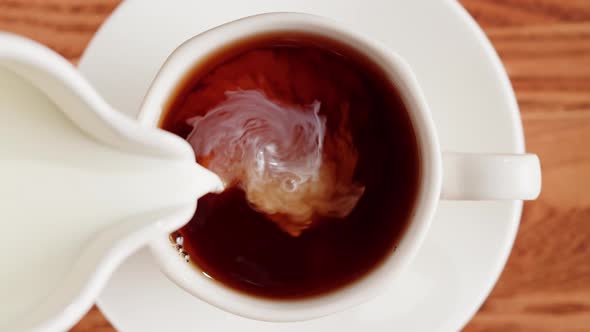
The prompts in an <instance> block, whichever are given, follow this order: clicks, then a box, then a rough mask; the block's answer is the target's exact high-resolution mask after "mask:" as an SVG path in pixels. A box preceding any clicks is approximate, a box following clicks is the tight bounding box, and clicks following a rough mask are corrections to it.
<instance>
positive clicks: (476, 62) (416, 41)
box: [80, 0, 524, 332]
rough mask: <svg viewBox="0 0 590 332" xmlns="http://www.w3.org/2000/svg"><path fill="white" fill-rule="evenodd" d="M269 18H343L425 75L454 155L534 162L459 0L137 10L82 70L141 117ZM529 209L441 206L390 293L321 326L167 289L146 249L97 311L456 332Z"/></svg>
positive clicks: (142, 4) (134, 318) (174, 327)
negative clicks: (207, 41) (181, 49)
mask: <svg viewBox="0 0 590 332" xmlns="http://www.w3.org/2000/svg"><path fill="white" fill-rule="evenodd" d="M266 11H305V12H310V13H315V14H319V15H323V16H328V17H332V18H334V19H336V20H339V21H341V22H344V23H346V24H349V25H350V26H351V27H354V28H356V29H358V30H359V31H362V32H364V33H366V34H369V35H371V36H372V37H374V38H377V39H380V40H382V41H383V42H385V43H387V44H389V45H390V46H391V48H392V49H393V50H395V51H397V52H398V53H399V54H400V55H402V56H403V57H404V58H405V59H406V60H407V61H408V62H409V63H410V65H411V66H412V67H413V68H414V71H415V73H416V75H417V77H418V80H419V81H420V83H421V85H422V87H423V89H424V92H425V94H426V97H427V99H428V102H429V104H430V106H431V108H432V110H433V112H434V119H435V122H436V125H437V128H438V131H439V135H440V139H441V142H442V146H443V148H444V149H446V150H454V151H467V152H523V151H524V143H523V134H522V127H521V122H520V117H519V113H518V107H517V104H516V101H515V98H514V94H513V91H512V89H511V87H510V84H509V81H508V79H507V76H506V73H505V71H504V69H503V67H502V66H501V64H500V61H499V60H498V57H497V55H496V54H495V52H494V50H493V48H492V47H491V45H490V43H489V42H488V40H487V39H486V38H485V36H484V34H483V33H482V32H481V30H480V29H479V28H478V26H477V25H476V24H475V23H474V21H473V20H472V19H471V17H469V16H468V15H467V13H466V12H465V11H464V10H463V8H461V7H460V5H458V4H457V3H456V2H455V1H450V0H449V1H442V0H431V1H428V0H415V1H407V0H399V1H393V0H349V1H341V0H248V1H240V0H233V1H232V0H214V1H191V0H186V1H180V0H179V1H147V0H135V1H127V2H125V3H124V4H123V5H121V6H120V7H119V8H118V9H117V10H116V11H115V13H114V14H113V15H112V17H111V18H109V20H108V21H107V22H106V23H105V24H104V26H103V27H102V28H101V30H100V31H99V32H98V33H97V35H96V37H95V38H94V40H93V41H92V43H91V44H90V46H89V47H88V49H87V51H86V53H85V54H84V56H83V58H82V60H81V62H80V69H81V71H82V73H83V74H84V75H85V76H86V77H87V78H88V79H89V80H90V82H91V83H93V84H94V85H95V86H96V87H97V88H98V90H99V92H100V93H102V95H103V96H105V97H106V99H107V100H108V101H109V102H110V103H111V104H113V105H114V106H115V107H117V108H119V109H121V110H122V111H124V112H126V113H127V114H130V115H132V116H133V115H135V112H136V110H137V109H138V107H139V104H140V101H141V99H142V97H143V95H144V93H145V91H146V90H147V87H148V85H149V84H150V81H151V80H152V78H153V77H154V75H155V74H156V71H157V69H158V68H159V67H160V65H161V64H162V63H163V61H164V59H165V58H166V56H167V55H168V54H169V53H170V52H171V51H172V50H173V49H174V48H175V46H177V45H178V44H180V43H181V42H182V41H184V40H185V39H187V38H188V37H190V36H193V35H194V34H197V33H199V32H201V31H203V30H205V29H207V28H210V27H213V26H216V25H218V24H220V23H223V22H227V21H230V20H233V19H236V18H239V17H243V16H247V15H251V14H255V13H260V12H266ZM521 208H522V204H521V202H479V203H476V202H442V203H441V205H440V208H439V210H438V214H437V217H436V220H435V221H434V223H433V226H432V228H431V230H430V233H429V235H428V238H427V239H426V241H425V244H424V247H423V248H422V249H421V251H420V253H419V254H418V256H417V257H416V259H415V261H414V262H413V263H412V265H411V266H410V267H409V269H408V270H407V271H406V272H405V273H404V274H403V275H402V276H401V277H400V279H398V280H396V282H395V284H394V285H393V288H392V289H391V290H389V291H387V292H385V293H384V294H383V295H382V296H381V297H379V298H377V299H375V300H373V301H371V302H369V303H366V304H365V305H362V306H360V307H357V308H354V309H351V310H349V311H347V312H344V313H340V314H336V315H332V316H330V317H326V318H322V319H318V320H314V321H309V322H300V323H288V324H285V323H283V324H276V323H274V324H273V323H263V322H257V321H251V320H246V319H243V318H240V317H236V316H233V315H231V314H226V313H225V312H222V311H220V310H218V309H215V308H213V307H212V306H209V305H207V304H206V303H203V302H201V301H199V300H197V299H196V298H194V297H192V296H190V295H188V294H187V293H185V292H184V291H182V290H181V289H179V288H178V287H176V286H175V285H174V284H172V283H171V282H170V281H168V279H166V278H165V277H164V276H163V275H162V274H161V273H160V272H159V270H158V269H157V267H156V266H155V264H154V262H153V260H152V258H151V256H150V254H149V252H147V251H146V250H142V251H140V252H139V253H137V254H136V255H134V256H133V257H131V258H130V259H129V260H128V261H127V262H125V263H124V264H123V265H122V266H121V267H120V268H119V269H118V271H117V272H116V273H115V275H114V276H113V278H112V280H111V281H110V283H109V284H108V286H107V287H106V289H105V290H104V291H103V293H102V295H101V297H100V298H99V300H98V305H99V307H100V308H101V310H102V311H103V312H104V313H105V315H106V316H107V318H108V319H109V320H110V321H111V322H112V323H113V325H114V326H115V327H116V328H117V329H118V330H120V331H141V332H150V331H241V332H247V331H256V332H265V331H279V330H280V331H306V332H314V331H331V330H334V331H340V332H345V331H392V330H396V331H456V330H459V329H461V328H462V327H463V325H464V324H465V323H466V322H467V321H468V320H469V319H470V318H471V316H472V315H473V314H474V313H475V311H476V310H477V308H478V307H479V306H480V305H481V303H482V302H483V300H484V299H485V297H486V296H487V295H488V294H489V292H490V290H491V288H492V286H493V285H494V283H495V282H496V280H497V278H498V276H499V274H500V272H501V270H502V268H503V266H504V263H505V262H506V259H507V257H508V254H509V252H510V249H511V247H512V243H513V241H514V237H515V234H516V230H517V228H518V224H519V219H520V213H521Z"/></svg>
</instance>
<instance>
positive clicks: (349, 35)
mask: <svg viewBox="0 0 590 332" xmlns="http://www.w3.org/2000/svg"><path fill="white" fill-rule="evenodd" d="M281 31H297V32H306V33H312V34H315V35H320V36H324V37H328V38H329V39H332V40H336V41H340V42H342V43H344V44H347V45H349V46H350V47H352V48H354V49H356V50H358V51H359V52H361V53H363V54H365V55H366V56H367V57H368V58H369V59H371V60H372V61H373V62H374V63H376V64H377V65H378V66H379V67H381V69H382V70H383V71H384V72H385V73H386V74H387V76H388V77H389V79H390V80H391V81H392V82H393V84H394V86H396V87H397V88H398V90H399V92H400V93H401V96H402V99H403V102H404V103H405V104H406V107H407V109H408V112H409V115H410V118H411V122H412V125H413V126H414V129H415V132H416V135H417V139H418V144H419V150H420V163H421V166H420V167H421V170H422V174H421V177H420V179H419V194H418V197H417V204H416V206H415V211H414V214H413V216H412V220H411V221H410V223H409V227H408V229H407V231H406V233H405V234H404V236H403V238H402V239H401V240H400V242H399V244H398V247H397V249H396V250H395V251H394V252H392V253H391V254H390V255H389V257H388V258H387V259H386V260H385V262H384V263H383V264H381V265H380V266H379V267H378V268H376V269H374V270H372V271H371V272H369V273H368V275H366V276H364V277H362V278H361V279H360V280H358V281H356V282H353V283H351V284H350V285H348V286H346V287H344V288H341V289H339V290H336V291H333V292H329V293H326V294H323V295H319V296H316V297H311V298H305V299H301V300H285V301H278V300H266V299H262V298H258V297H253V296H248V295H246V294H244V293H240V292H237V291H235V290H232V289H230V288H228V287H226V286H224V285H223V284H221V283H219V282H217V281H215V280H212V279H211V278H210V277H208V276H207V275H206V274H205V273H203V272H202V271H199V269H198V267H195V266H193V265H192V264H187V263H186V262H185V260H184V259H183V258H182V257H180V255H179V254H178V252H177V251H176V250H175V249H174V247H173V246H172V244H171V242H170V240H169V238H168V234H162V236H161V237H160V238H158V239H156V240H155V241H153V242H152V243H151V244H150V248H151V251H152V253H153V254H154V256H155V257H156V260H157V261H158V263H159V265H160V267H161V269H162V270H163V272H164V273H165V274H166V275H167V276H168V277H169V278H170V279H171V280H172V281H174V282H175V283H176V284H178V285H179V286H180V287H182V288H183V289H185V290H186V291H187V292H189V293H191V294H193V295H195V296H197V297H199V298H200V299H202V300H204V301H206V302H208V303H210V304H212V305H214V306H217V307H219V308H222V309H224V310H226V311H229V312H232V313H234V314H237V315H241V316H244V317H248V318H253V319H258V320H266V321H298V320H306V319H312V318H316V317H321V316H324V315H327V314H330V313H333V312H337V311H341V310H343V309H346V308H348V307H351V306H354V305H356V304H359V303H361V302H363V301H366V300H368V299H370V298H371V297H373V296H375V295H376V294H377V293H378V292H380V291H382V290H383V288H384V287H387V286H388V285H390V284H392V283H394V282H395V281H394V280H395V277H396V276H398V275H399V274H400V273H401V272H402V271H403V269H404V267H406V266H407V265H408V263H409V262H410V260H411V259H412V258H413V257H414V255H415V254H416V252H417V250H418V248H419V247H420V245H421V243H422V241H423V239H424V237H425V235H426V233H427V231H428V228H429V225H430V222H431V220H432V219H433V216H434V213H435V211H436V208H437V205H438V202H439V201H440V200H441V199H452V200H483V199H486V200H487V199H490V200H512V199H526V200H529V199H535V198H536V197H537V196H538V194H539V192H540V189H541V170H540V164H539V160H538V158H537V156H536V155H531V154H523V155H511V154H465V153H448V152H442V151H441V149H440V144H439V141H438V138H437V135H436V128H435V127H434V123H433V120H432V116H431V113H430V110H429V107H428V105H427V104H426V101H425V98H424V96H423V94H422V91H421V89H420V86H419V84H418V82H417V80H416V78H415V76H414V74H413V73H412V70H411V68H410V67H409V66H408V65H407V64H406V62H405V61H404V60H403V59H401V58H400V57H399V56H398V55H396V54H395V50H390V49H387V48H386V47H384V46H383V45H381V44H380V43H378V42H376V41H374V40H371V39H370V38H368V37H365V36H362V35H359V34H358V33H356V32H355V31H351V30H349V29H347V28H346V27H344V26H340V25H338V24H337V23H335V22H332V21H330V20H328V19H325V18H321V17H318V16H313V15H308V14H299V13H268V14H262V15H256V16H252V17H247V18H243V19H240V20H237V21H233V22H230V23H227V24H224V25H222V26H219V27H216V28H214V29H211V30H209V31H206V32H204V33H202V34H199V35H198V36H195V37H193V38H191V39H189V40H188V41H186V42H185V43H183V44H182V45H181V46H179V47H178V48H177V49H176V50H175V51H174V52H173V53H172V55H171V56H170V57H169V58H168V60H167V61H166V63H165V64H164V65H163V67H162V68H161V70H160V72H159V73H158V75H157V77H156V78H155V80H154V82H153V83H152V86H151V88H150V90H149V92H148V93H147V95H146V98H145V100H144V103H143V106H142V110H141V113H140V115H139V119H140V121H141V123H143V124H145V125H148V126H156V125H157V124H158V122H159V120H160V117H161V116H162V111H163V109H164V107H165V105H166V104H167V102H168V101H169V98H170V96H171V95H172V94H173V92H174V91H175V89H176V88H177V87H178V85H180V84H181V81H182V79H183V78H185V77H186V75H187V73H189V72H190V70H191V69H192V68H194V67H195V66H196V65H197V64H198V63H199V62H200V61H201V60H202V59H204V58H205V57H207V55H209V54H211V53H213V52H216V51H218V50H219V49H220V48H223V47H224V46H226V45H228V44H231V43H233V42H235V41H237V40H241V39H244V38H248V37H251V36H256V35H259V34H264V33H269V32H275V33H276V32H281ZM433 61H436V58H434V59H433ZM433 106H434V107H435V106H436V105H433ZM473 139H477V137H474V138H473ZM474 222H477V221H474Z"/></svg>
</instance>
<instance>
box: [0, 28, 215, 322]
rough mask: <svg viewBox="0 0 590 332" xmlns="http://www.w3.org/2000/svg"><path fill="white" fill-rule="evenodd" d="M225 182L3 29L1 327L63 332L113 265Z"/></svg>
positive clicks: (177, 222) (184, 146)
mask: <svg viewBox="0 0 590 332" xmlns="http://www.w3.org/2000/svg"><path fill="white" fill-rule="evenodd" d="M222 188H223V185H222V183H221V181H220V179H219V178H218V177H217V176H216V175H215V174H213V173H211V172H209V171H208V170H206V169H204V168H202V167H201V166H199V165H198V164H196V163H195V159H194V154H193V152H192V149H191V147H190V146H189V144H188V143H186V142H185V141H184V140H182V139H181V138H178V137H176V136H173V135H172V134H169V133H167V132H164V131H162V130H159V129H155V128H149V127H141V126H140V125H138V124H137V123H135V122H133V121H132V120H130V119H127V118H126V117H125V116H123V115H122V114H120V113H118V112H116V111H115V110H113V109H111V108H110V106H109V105H108V104H106V103H105V102H104V101H103V100H102V99H101V98H100V97H99V96H98V95H97V94H96V93H95V92H94V90H93V89H92V87H90V85H89V84H88V83H87V82H86V81H85V80H84V79H83V78H82V77H81V76H79V74H78V73H77V72H76V70H75V69H74V68H73V67H72V66H71V65H70V64H69V63H67V62H66V61H65V60H64V59H62V58H61V57H60V56H58V55H57V54H55V53H53V52H52V51H50V50H49V49H46V48H45V47H43V46H41V45H38V44H36V43H33V42H31V41H28V40H25V39H23V38H20V37H16V36H13V35H9V34H0V202H1V203H0V225H1V227H2V232H1V233H0V262H1V264H2V269H0V330H2V331H19V330H35V329H41V330H45V329H48V330H62V329H67V328H68V327H69V326H70V325H71V324H72V323H73V322H75V321H76V320H77V319H78V318H79V317H81V316H82V315H83V314H84V313H85V312H86V310H88V309H89V308H90V306H91V305H92V303H93V302H94V299H95V297H96V296H97V295H98V292H99V291H100V289H101V288H102V285H103V284H104V283H105V282H106V280H107V278H108V276H109V275H110V273H111V272H112V271H113V270H114V268H115V267H116V266H117V265H118V264H119V263H120V262H121V261H122V260H123V259H124V258H125V257H127V256H128V255H130V254H131V253H132V252H133V251H134V250H136V249H137V248H139V247H140V246H142V245H143V244H145V243H146V242H147V241H149V240H150V239H152V238H153V234H155V233H158V234H161V232H162V231H168V232H169V231H172V230H174V229H176V228H178V227H179V226H181V225H182V224H183V223H185V222H187V221H188V220H189V219H190V217H191V216H192V214H193V213H194V210H195V208H196V200H197V198H198V197H201V196H202V195H204V194H206V193H208V192H212V191H219V190H222Z"/></svg>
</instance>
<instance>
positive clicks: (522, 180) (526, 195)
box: [441, 152, 541, 200]
mask: <svg viewBox="0 0 590 332" xmlns="http://www.w3.org/2000/svg"><path fill="white" fill-rule="evenodd" d="M443 174H444V175H443V183H442V191H441V198H442V199H445V200H515V199H517V200H533V199H536V198H537V197H538V196H539V193H540V192H541V164H540V162H539V157H537V155H534V154H477V153H453V152H445V153H443Z"/></svg>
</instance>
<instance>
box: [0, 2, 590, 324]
mask: <svg viewBox="0 0 590 332" xmlns="http://www.w3.org/2000/svg"><path fill="white" fill-rule="evenodd" d="M408 1H413V0H408ZM432 1H438V0H432ZM461 2H462V3H463V5H464V6H465V7H466V8H467V9H468V10H469V12H470V13H471V14H472V15H473V16H474V17H475V18H476V20H477V21H478V22H479V24H481V26H482V27H483V28H484V30H485V32H486V33H487V35H488V36H489V38H490V39H491V40H492V42H493V44H494V46H495V47H496V48H497V50H498V52H499V54H500V56H501V58H502V60H503V62H504V65H505V66H506V68H507V70H508V73H509V75H510V78H511V80H512V84H513V85H514V89H515V90H516V94H517V97H518V101H519V104H520V108H521V111H522V118H523V122H524V129H525V135H526V142H527V149H528V151H530V152H533V153H537V154H539V156H540V157H541V161H542V165H543V193H542V194H541V197H540V198H539V200H537V201H536V202H532V203H527V204H525V208H524V214H523V219H522V224H521V227H520V230H519V233H518V236H517V239H516V243H515V246H514V249H513V251H512V254H511V256H510V259H509V261H508V264H507V266H506V269H505V270H504V272H503V273H502V276H501V278H500V281H499V282H498V284H497V285H496V287H495V288H494V290H493V292H492V294H491V295H490V297H489V298H488V299H487V301H486V302H485V303H484V305H483V306H482V307H481V309H480V310H479V312H478V313H477V315H476V316H475V317H474V318H473V320H472V321H471V322H470V323H469V324H468V325H467V327H466V328H465V331H501V332H509V331H535V332H544V331H545V332H554V331H580V332H581V331H590V0H463V1H461ZM118 3H119V0H0V30H7V31H13V32H16V33H19V34H21V35H25V36H28V37H30V38H33V39H35V40H37V41H40V42H42V43H44V44H46V45H48V46H49V47H51V48H53V49H54V50H56V51H57V52H59V53H61V54H62V55H63V56H64V57H66V58H68V59H69V60H70V61H72V62H73V63H77V61H78V59H79V57H80V55H81V54H82V52H83V50H84V48H85V47H86V44H87V43H88V41H89V40H90V38H91V37H92V35H93V34H94V32H95V31H96V30H97V29H98V28H99V26H100V24H101V23H102V22H103V20H104V19H106V18H107V17H108V16H109V14H110V13H111V12H112V10H113V9H114V8H115V7H116V6H117V5H118ZM72 331H93V332H99V331H100V332H106V331H113V328H112V327H111V326H110V324H109V323H108V322H107V321H106V320H105V319H104V317H103V316H102V314H101V313H100V311H99V310H98V309H97V308H93V309H92V310H91V311H90V312H89V313H88V314H87V315H86V316H85V317H84V319H82V321H80V322H79V323H78V325H76V326H75V327H74V328H73V329H72ZM426 332H427V331H426Z"/></svg>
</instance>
